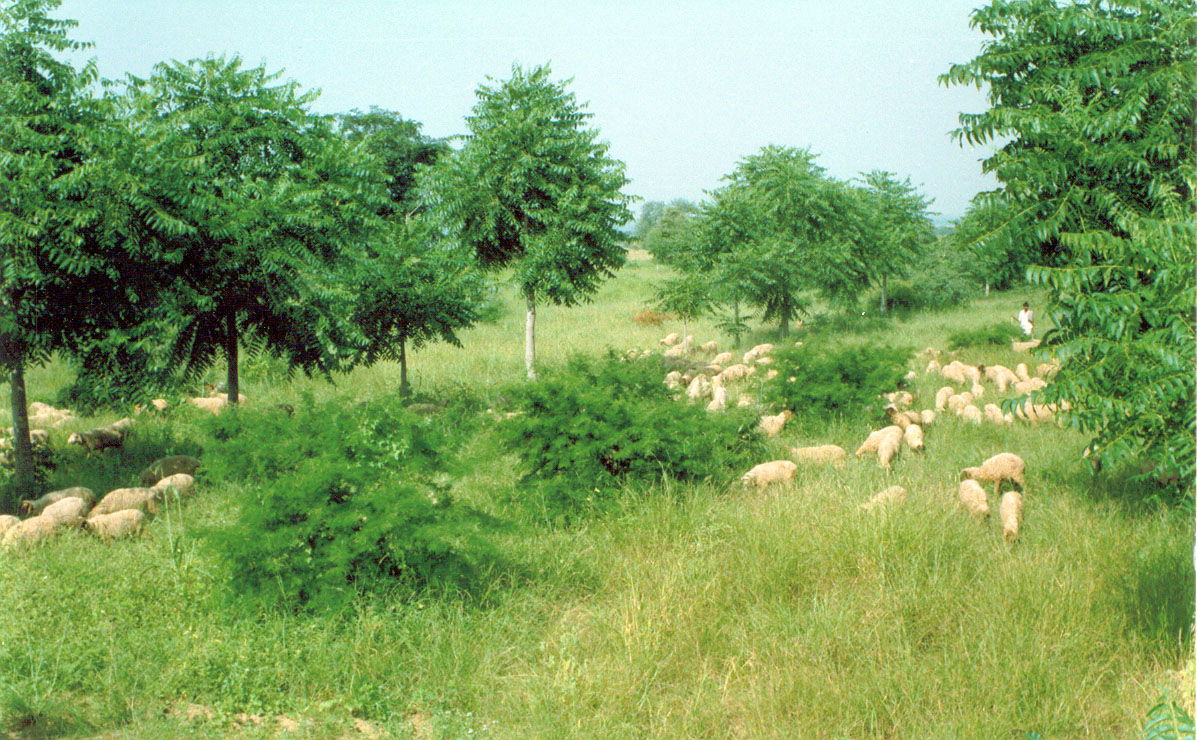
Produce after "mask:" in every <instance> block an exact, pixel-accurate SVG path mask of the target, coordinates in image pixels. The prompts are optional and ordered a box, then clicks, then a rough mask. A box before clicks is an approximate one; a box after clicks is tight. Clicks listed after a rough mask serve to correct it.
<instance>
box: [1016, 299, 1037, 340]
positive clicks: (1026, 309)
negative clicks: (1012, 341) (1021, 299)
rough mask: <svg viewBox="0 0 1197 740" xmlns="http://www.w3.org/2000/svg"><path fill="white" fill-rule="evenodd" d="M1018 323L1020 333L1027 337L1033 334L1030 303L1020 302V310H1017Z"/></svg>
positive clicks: (1033, 325)
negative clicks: (1020, 328)
mask: <svg viewBox="0 0 1197 740" xmlns="http://www.w3.org/2000/svg"><path fill="white" fill-rule="evenodd" d="M1018 325H1019V326H1020V327H1022V333H1023V334H1026V335H1027V338H1028V339H1030V338H1032V337H1034V336H1035V315H1034V314H1033V313H1031V304H1029V303H1023V304H1022V310H1021V311H1019V312H1018Z"/></svg>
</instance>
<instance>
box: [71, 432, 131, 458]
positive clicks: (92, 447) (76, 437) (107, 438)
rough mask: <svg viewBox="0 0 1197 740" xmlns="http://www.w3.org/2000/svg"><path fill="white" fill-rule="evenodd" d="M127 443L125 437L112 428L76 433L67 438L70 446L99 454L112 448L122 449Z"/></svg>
mask: <svg viewBox="0 0 1197 740" xmlns="http://www.w3.org/2000/svg"><path fill="white" fill-rule="evenodd" d="M124 443H125V435H124V434H122V433H121V432H119V431H117V430H116V429H112V428H110V427H97V428H95V429H88V430H87V431H83V432H75V433H74V434H72V435H71V436H70V437H67V444H68V445H79V446H80V447H84V448H86V449H87V451H88V452H98V451H99V450H105V449H108V448H110V447H120V446H121V445H122V444H124Z"/></svg>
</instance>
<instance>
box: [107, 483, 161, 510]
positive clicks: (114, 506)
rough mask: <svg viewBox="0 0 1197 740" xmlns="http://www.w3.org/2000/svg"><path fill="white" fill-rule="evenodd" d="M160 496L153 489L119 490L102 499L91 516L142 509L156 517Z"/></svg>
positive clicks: (110, 492)
mask: <svg viewBox="0 0 1197 740" xmlns="http://www.w3.org/2000/svg"><path fill="white" fill-rule="evenodd" d="M158 494H159V491H158V490H156V489H153V488H118V489H116V490H115V491H109V492H108V494H107V495H106V496H104V498H102V499H100V503H98V504H96V507H95V508H94V509H92V510H91V514H90V516H100V515H101V514H111V513H113V512H115V511H121V510H123V509H140V510H142V511H144V512H145V513H147V514H150V515H154V514H157V513H158V501H157V498H156V497H157V495H158Z"/></svg>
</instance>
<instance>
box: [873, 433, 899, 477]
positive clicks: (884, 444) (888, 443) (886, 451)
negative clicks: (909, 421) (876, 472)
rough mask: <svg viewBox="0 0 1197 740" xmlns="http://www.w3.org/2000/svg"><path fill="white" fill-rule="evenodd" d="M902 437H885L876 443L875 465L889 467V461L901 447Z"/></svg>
mask: <svg viewBox="0 0 1197 740" xmlns="http://www.w3.org/2000/svg"><path fill="white" fill-rule="evenodd" d="M902 439H903V437H886V438H885V439H883V440H881V443H880V444H879V445H877V466H878V467H881V468H885V469H886V470H888V469H889V464H890V461H891V460H893V459H894V458H895V457H897V455H898V451H899V450H900V449H902Z"/></svg>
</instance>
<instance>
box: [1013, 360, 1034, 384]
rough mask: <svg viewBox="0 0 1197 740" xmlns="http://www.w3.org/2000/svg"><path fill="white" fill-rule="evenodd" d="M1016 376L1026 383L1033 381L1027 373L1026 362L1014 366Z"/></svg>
mask: <svg viewBox="0 0 1197 740" xmlns="http://www.w3.org/2000/svg"><path fill="white" fill-rule="evenodd" d="M1014 374H1015V375H1017V376H1018V379H1019V380H1021V381H1022V382H1024V383H1025V382H1027V381H1028V380H1030V379H1031V374H1030V373H1029V372H1027V363H1025V362H1020V363H1018V364H1017V365H1015V366H1014Z"/></svg>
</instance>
